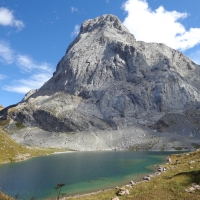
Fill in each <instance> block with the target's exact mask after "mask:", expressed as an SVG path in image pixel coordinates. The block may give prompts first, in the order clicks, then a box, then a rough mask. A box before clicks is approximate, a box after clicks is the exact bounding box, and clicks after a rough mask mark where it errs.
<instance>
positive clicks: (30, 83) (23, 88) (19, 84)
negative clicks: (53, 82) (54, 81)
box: [3, 73, 52, 94]
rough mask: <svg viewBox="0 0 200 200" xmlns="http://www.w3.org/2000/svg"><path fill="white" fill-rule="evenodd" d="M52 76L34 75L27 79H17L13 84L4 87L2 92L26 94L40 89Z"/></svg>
mask: <svg viewBox="0 0 200 200" xmlns="http://www.w3.org/2000/svg"><path fill="white" fill-rule="evenodd" d="M51 75H52V74H50V73H36V74H34V75H32V76H30V77H28V78H27V79H19V80H15V81H13V84H11V85H6V86H4V88H3V89H4V90H7V91H9V92H16V93H22V94H26V93H27V92H29V91H30V90H31V89H38V88H40V87H41V86H42V85H43V84H44V83H45V82H46V81H48V80H49V78H50V77H51Z"/></svg>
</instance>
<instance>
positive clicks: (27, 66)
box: [16, 55, 52, 72]
mask: <svg viewBox="0 0 200 200" xmlns="http://www.w3.org/2000/svg"><path fill="white" fill-rule="evenodd" d="M16 62H17V65H18V66H19V67H20V69H21V70H22V71H24V72H31V71H32V70H40V71H45V72H52V70H51V68H50V67H49V64H47V63H45V62H44V63H41V64H36V63H35V62H34V61H33V59H32V58H30V57H29V56H27V55H17V56H16Z"/></svg>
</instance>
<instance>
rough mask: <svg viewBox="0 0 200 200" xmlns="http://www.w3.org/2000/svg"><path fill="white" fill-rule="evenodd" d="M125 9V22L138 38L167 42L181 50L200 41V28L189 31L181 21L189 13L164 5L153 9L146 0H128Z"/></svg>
mask: <svg viewBox="0 0 200 200" xmlns="http://www.w3.org/2000/svg"><path fill="white" fill-rule="evenodd" d="M123 9H124V10H125V11H126V12H127V13H128V15H127V17H126V18H125V20H124V22H123V23H124V25H125V26H126V27H127V28H128V29H129V31H130V32H131V33H133V34H134V35H135V37H136V39H137V40H143V41H146V42H158V43H165V44H167V45H168V46H170V47H172V48H175V49H179V50H187V49H189V48H192V47H194V46H195V45H197V44H199V43H200V28H190V29H189V30H188V31H187V30H186V28H185V27H184V25H183V24H182V23H181V22H180V20H183V19H185V18H187V17H188V13H181V12H177V11H167V10H165V8H164V7H163V6H160V7H159V8H157V9H156V10H152V9H151V8H150V7H149V5H148V2H147V1H146V0H127V1H126V2H125V3H124V4H123Z"/></svg>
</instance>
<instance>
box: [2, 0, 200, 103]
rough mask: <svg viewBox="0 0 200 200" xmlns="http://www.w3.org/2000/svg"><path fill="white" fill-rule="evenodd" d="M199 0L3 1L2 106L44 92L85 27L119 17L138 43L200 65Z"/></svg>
mask: <svg viewBox="0 0 200 200" xmlns="http://www.w3.org/2000/svg"><path fill="white" fill-rule="evenodd" d="M199 7H200V1H199V0H192V1H191V0H184V1H183V0H176V1H169V0H93V1H92V0H59V1H58V0H42V1H41V0H26V1H24V0H17V1H14V0H4V1H3V0H0V104H2V105H3V106H9V105H11V104H15V103H17V102H19V101H21V99H22V98H23V97H24V95H25V93H26V92H27V91H29V90H30V89H36V88H39V87H40V86H41V85H42V84H43V83H44V82H45V81H47V80H48V79H49V78H50V77H51V76H52V74H53V72H54V71H55V69H56V65H57V63H58V62H59V60H60V59H61V58H62V57H63V56H64V54H65V52H66V49H67V47H68V45H69V44H70V43H71V42H72V41H73V40H74V39H75V37H76V36H77V34H78V32H79V28H80V25H81V23H82V22H83V21H85V20H87V19H92V18H95V17H97V16H100V15H103V14H114V15H116V16H117V17H118V18H119V19H120V20H121V21H122V22H123V23H124V25H125V26H127V28H128V29H129V31H130V32H132V33H133V34H134V35H135V37H136V40H143V41H146V42H162V43H166V44H167V45H168V46H170V47H172V48H175V49H177V50H179V51H182V52H183V53H184V54H185V55H187V56H189V57H190V58H191V59H192V60H193V61H195V62H196V63H198V64H200V23H199V22H200V11H199Z"/></svg>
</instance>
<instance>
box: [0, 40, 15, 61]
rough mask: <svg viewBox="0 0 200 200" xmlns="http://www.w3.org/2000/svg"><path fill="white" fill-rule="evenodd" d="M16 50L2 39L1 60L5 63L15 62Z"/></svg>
mask: <svg viewBox="0 0 200 200" xmlns="http://www.w3.org/2000/svg"><path fill="white" fill-rule="evenodd" d="M13 56H14V52H13V50H12V49H11V47H10V45H9V44H7V43H5V42H3V41H0V62H2V63H4V64H11V63H12V62H13Z"/></svg>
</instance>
